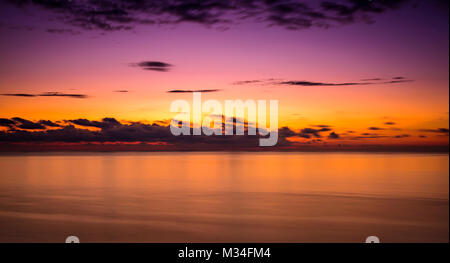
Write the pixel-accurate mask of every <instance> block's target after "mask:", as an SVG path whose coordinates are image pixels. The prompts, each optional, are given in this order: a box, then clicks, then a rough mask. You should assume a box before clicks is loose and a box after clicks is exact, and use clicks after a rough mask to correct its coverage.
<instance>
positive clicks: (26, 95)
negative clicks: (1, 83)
mask: <svg viewBox="0 0 450 263" xmlns="http://www.w3.org/2000/svg"><path fill="white" fill-rule="evenodd" d="M0 95H2V96H11V97H36V96H37V95H35V94H29V93H4V94H0Z"/></svg>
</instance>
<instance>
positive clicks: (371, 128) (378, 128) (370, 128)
mask: <svg viewBox="0 0 450 263" xmlns="http://www.w3.org/2000/svg"><path fill="white" fill-rule="evenodd" d="M367 129H368V130H371V131H381V130H384V128H380V127H369V128H367Z"/></svg>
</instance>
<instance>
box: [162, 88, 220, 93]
mask: <svg viewBox="0 0 450 263" xmlns="http://www.w3.org/2000/svg"><path fill="white" fill-rule="evenodd" d="M218 91H220V89H198V90H181V89H174V90H169V91H167V93H193V92H218Z"/></svg>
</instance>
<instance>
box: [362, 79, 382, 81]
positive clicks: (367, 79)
mask: <svg viewBox="0 0 450 263" xmlns="http://www.w3.org/2000/svg"><path fill="white" fill-rule="evenodd" d="M380 80H383V79H382V78H373V79H362V80H361V81H380Z"/></svg>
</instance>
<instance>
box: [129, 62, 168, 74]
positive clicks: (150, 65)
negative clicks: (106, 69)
mask: <svg viewBox="0 0 450 263" xmlns="http://www.w3.org/2000/svg"><path fill="white" fill-rule="evenodd" d="M130 65H131V66H132V67H140V68H142V69H144V70H152V71H160V72H167V71H169V69H170V68H171V67H172V65H171V64H168V63H165V62H161V61H142V62H139V63H131V64H130Z"/></svg>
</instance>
